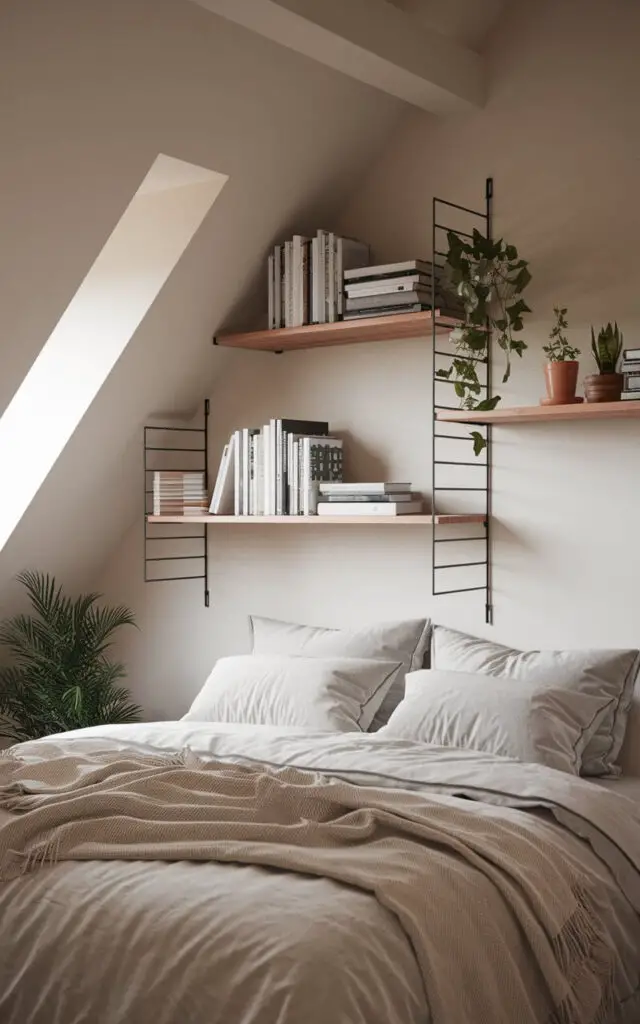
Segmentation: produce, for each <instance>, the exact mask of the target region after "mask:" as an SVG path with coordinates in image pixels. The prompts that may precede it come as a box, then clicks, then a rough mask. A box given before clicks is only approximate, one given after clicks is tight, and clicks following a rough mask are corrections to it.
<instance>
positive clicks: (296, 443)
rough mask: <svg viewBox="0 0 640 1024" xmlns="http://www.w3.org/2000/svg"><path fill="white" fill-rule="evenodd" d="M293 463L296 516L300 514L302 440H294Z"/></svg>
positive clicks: (294, 509)
mask: <svg viewBox="0 0 640 1024" xmlns="http://www.w3.org/2000/svg"><path fill="white" fill-rule="evenodd" d="M291 465H292V476H293V509H292V514H293V515H294V516H299V515H300V442H299V441H298V440H296V441H294V442H293V446H292V449H291Z"/></svg>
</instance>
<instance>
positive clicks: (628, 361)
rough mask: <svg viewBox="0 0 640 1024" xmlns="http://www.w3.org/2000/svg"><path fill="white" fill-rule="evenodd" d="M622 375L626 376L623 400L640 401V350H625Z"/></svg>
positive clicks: (621, 366)
mask: <svg viewBox="0 0 640 1024" xmlns="http://www.w3.org/2000/svg"><path fill="white" fill-rule="evenodd" d="M620 373H622V374H624V388H623V391H622V398H623V399H626V400H627V401H636V402H638V401H640V348H627V349H625V350H624V352H623V353H622V363H621V364H620Z"/></svg>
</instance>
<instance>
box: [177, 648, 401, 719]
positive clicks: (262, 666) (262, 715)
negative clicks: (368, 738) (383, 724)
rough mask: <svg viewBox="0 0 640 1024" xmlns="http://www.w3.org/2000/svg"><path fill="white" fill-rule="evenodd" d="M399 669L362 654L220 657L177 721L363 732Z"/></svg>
mask: <svg viewBox="0 0 640 1024" xmlns="http://www.w3.org/2000/svg"><path fill="white" fill-rule="evenodd" d="M399 669H400V663H399V662H397V661H395V662H392V661H375V660H373V659H365V658H302V657H286V656H281V655H274V654H266V655H258V656H256V655H249V654H245V655H241V656H239V657H233V658H220V660H219V661H218V662H217V663H216V665H215V666H214V669H213V672H212V673H211V675H210V676H209V678H208V679H207V681H206V683H205V684H204V686H203V687H202V689H201V690H200V693H199V694H198V696H197V697H196V699H195V700H194V702H193V704H192V705H191V707H190V708H189V711H188V712H187V714H186V715H184V716H183V721H187V722H251V723H253V724H254V725H280V726H304V727H306V728H308V729H317V730H321V731H332V732H353V731H363V732H364V731H366V729H367V727H368V726H369V725H370V724H371V721H372V719H373V716H374V715H375V713H376V711H377V710H378V708H379V706H380V704H381V703H382V701H383V700H384V697H385V694H386V693H387V690H388V689H389V687H390V686H391V684H392V683H393V680H394V678H395V676H396V675H397V673H398V670H399Z"/></svg>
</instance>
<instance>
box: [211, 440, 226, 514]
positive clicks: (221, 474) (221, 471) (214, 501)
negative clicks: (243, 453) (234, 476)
mask: <svg viewBox="0 0 640 1024" xmlns="http://www.w3.org/2000/svg"><path fill="white" fill-rule="evenodd" d="M228 461H229V442H228V441H227V443H226V444H225V446H224V448H223V449H222V455H221V456H220V465H219V466H218V475H217V476H216V482H215V484H214V487H213V493H212V495H211V504H210V506H209V511H210V512H211V514H212V515H216V514H217V512H218V508H219V506H220V497H221V495H222V488H223V486H224V480H225V476H226V468H227V463H228Z"/></svg>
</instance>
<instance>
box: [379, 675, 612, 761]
mask: <svg viewBox="0 0 640 1024" xmlns="http://www.w3.org/2000/svg"><path fill="white" fill-rule="evenodd" d="M613 703H614V698H613V697H607V696H600V697H596V696H592V695H589V694H586V693H583V692H580V691H579V690H567V689H564V688H562V687H557V688H553V687H549V686H547V685H545V684H544V683H542V684H541V683H536V682H531V681H527V680H523V681H522V682H521V683H519V684H518V686H514V685H513V683H512V682H510V681H509V680H507V679H496V680H492V681H491V683H487V679H486V677H485V676H482V675H474V674H472V673H469V672H442V671H439V670H438V669H432V670H431V671H426V670H423V671H422V672H412V673H410V674H409V675H408V676H407V677H406V693H405V698H404V700H403V701H402V703H401V704H400V705H399V706H398V707H397V708H396V710H395V711H394V713H393V714H392V716H391V718H390V720H389V723H388V725H386V726H385V727H384V729H382V735H384V736H388V737H389V738H391V739H396V738H398V739H409V740H418V741H419V742H421V743H428V744H430V745H432V746H439V747H462V748H464V749H466V750H469V749H470V750H480V751H483V752H485V753H489V754H500V755H502V756H503V757H515V758H518V759H519V760H520V761H529V762H532V763H534V764H544V765H546V766H547V767H548V768H556V769H558V770H559V771H561V772H569V773H571V774H573V775H578V774H579V772H580V766H581V758H582V754H583V751H584V749H585V747H586V746H587V743H588V742H589V740H590V739H591V738H592V736H593V734H594V732H595V730H596V729H597V728H598V725H599V723H600V721H601V720H602V718H603V716H604V715H605V714H606V713H607V711H608V709H609V706H610V705H611V704H613Z"/></svg>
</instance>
